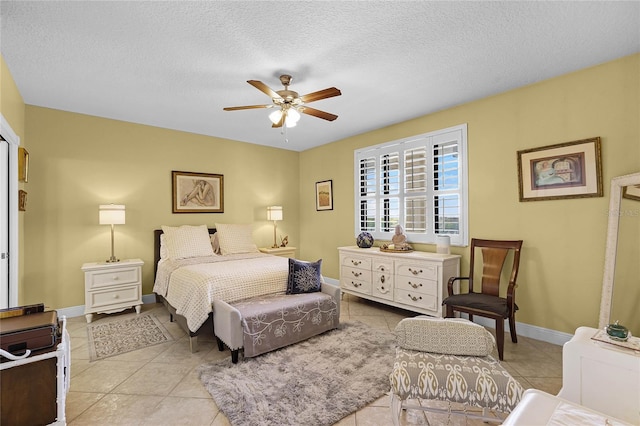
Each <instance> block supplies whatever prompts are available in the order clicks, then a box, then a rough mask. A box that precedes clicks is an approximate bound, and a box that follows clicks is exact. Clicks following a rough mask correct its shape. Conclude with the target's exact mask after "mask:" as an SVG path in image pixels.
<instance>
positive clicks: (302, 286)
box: [287, 259, 322, 294]
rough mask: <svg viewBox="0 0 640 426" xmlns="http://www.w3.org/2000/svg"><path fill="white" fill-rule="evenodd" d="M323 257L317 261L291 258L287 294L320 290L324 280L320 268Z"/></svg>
mask: <svg viewBox="0 0 640 426" xmlns="http://www.w3.org/2000/svg"><path fill="white" fill-rule="evenodd" d="M321 266H322V259H320V260H318V261H317V262H303V261H301V260H296V259H289V279H288V280H287V294H301V293H314V292H317V291H320V285H321V284H322V280H321V278H320V268H321Z"/></svg>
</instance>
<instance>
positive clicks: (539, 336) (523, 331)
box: [324, 277, 573, 345]
mask: <svg viewBox="0 0 640 426" xmlns="http://www.w3.org/2000/svg"><path fill="white" fill-rule="evenodd" d="M324 280H325V282H327V283H329V284H334V285H337V286H339V285H340V281H339V280H337V279H335V278H328V277H324ZM461 316H462V317H463V318H466V317H467V316H466V314H461ZM473 321H474V322H476V323H478V324H481V325H483V326H484V327H488V328H492V329H495V328H496V323H495V321H493V320H490V319H487V318H482V317H479V316H475V317H473ZM504 328H505V331H506V332H509V331H510V329H509V322H508V321H505V324H504ZM516 328H517V330H518V336H523V337H529V338H531V339H536V340H541V341H543V342H547V343H553V344H554V345H564V344H565V343H566V342H568V341H569V340H571V338H572V337H573V334H569V333H563V332H561V331H556V330H550V329H548V328H542V327H538V326H536V325H530V324H525V323H522V322H516Z"/></svg>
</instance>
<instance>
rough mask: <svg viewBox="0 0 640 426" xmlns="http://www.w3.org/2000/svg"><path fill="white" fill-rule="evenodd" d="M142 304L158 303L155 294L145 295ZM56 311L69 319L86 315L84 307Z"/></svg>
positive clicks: (59, 315) (60, 315)
mask: <svg viewBox="0 0 640 426" xmlns="http://www.w3.org/2000/svg"><path fill="white" fill-rule="evenodd" d="M142 303H143V304H146V303H156V295H155V293H152V294H145V295H143V296H142ZM56 311H57V312H58V317H62V316H63V315H64V316H66V317H67V318H74V317H81V316H83V315H84V305H79V306H71V307H69V308H60V309H56Z"/></svg>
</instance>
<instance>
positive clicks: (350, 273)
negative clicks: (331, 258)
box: [340, 266, 371, 282]
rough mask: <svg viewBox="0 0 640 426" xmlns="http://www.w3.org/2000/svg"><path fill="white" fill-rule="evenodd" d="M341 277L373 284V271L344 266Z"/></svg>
mask: <svg viewBox="0 0 640 426" xmlns="http://www.w3.org/2000/svg"><path fill="white" fill-rule="evenodd" d="M340 277H342V278H347V279H356V280H360V281H368V282H371V271H369V270H365V269H358V268H351V267H349V266H343V267H342V273H341V274H340Z"/></svg>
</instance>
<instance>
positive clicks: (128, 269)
mask: <svg viewBox="0 0 640 426" xmlns="http://www.w3.org/2000/svg"><path fill="white" fill-rule="evenodd" d="M143 264H144V262H143V261H142V260H140V259H129V260H123V261H121V262H114V263H105V262H101V263H85V264H84V265H82V270H83V271H84V303H85V305H84V313H85V317H86V318H87V322H88V323H90V322H91V320H92V318H93V314H94V313H106V314H111V313H114V312H120V311H124V310H125V309H127V308H131V307H133V306H135V308H136V312H137V313H140V310H141V308H142V265H143Z"/></svg>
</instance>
